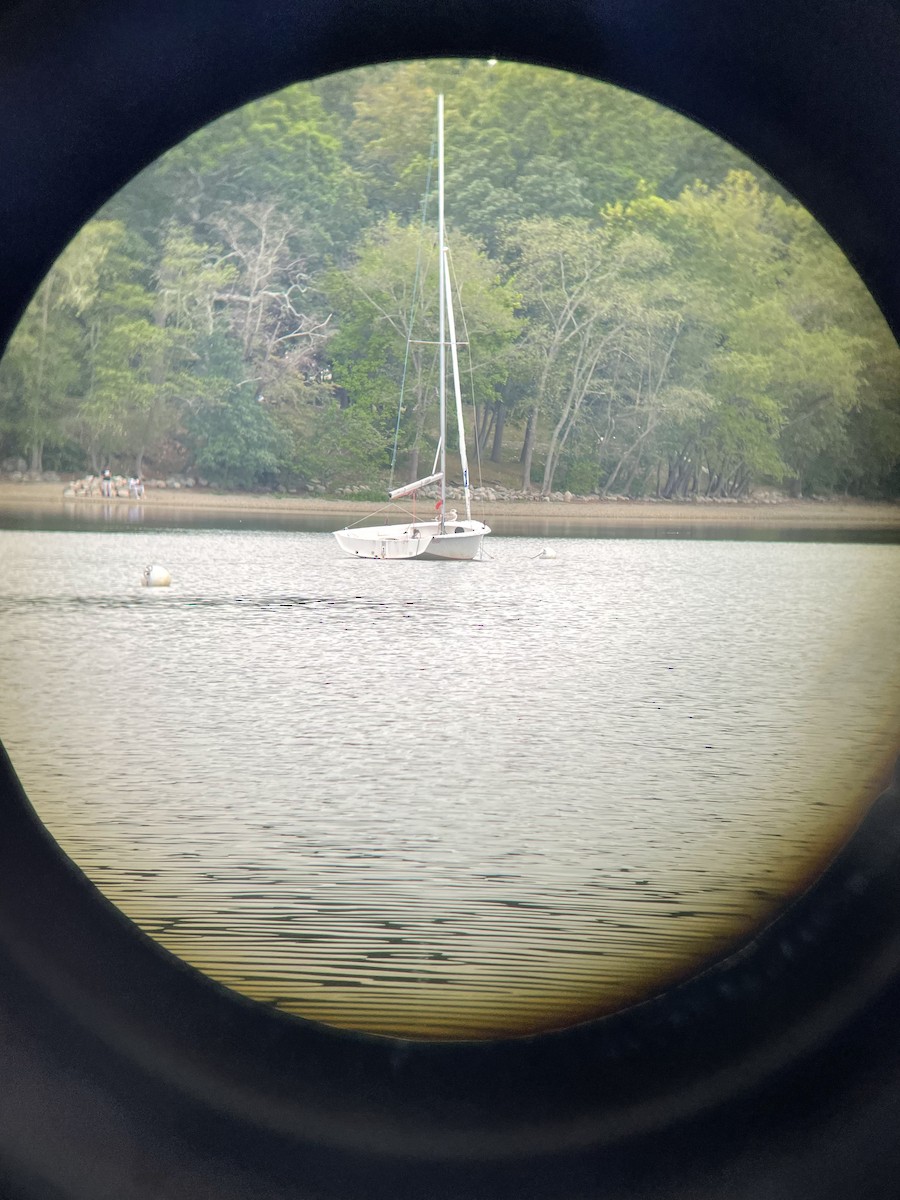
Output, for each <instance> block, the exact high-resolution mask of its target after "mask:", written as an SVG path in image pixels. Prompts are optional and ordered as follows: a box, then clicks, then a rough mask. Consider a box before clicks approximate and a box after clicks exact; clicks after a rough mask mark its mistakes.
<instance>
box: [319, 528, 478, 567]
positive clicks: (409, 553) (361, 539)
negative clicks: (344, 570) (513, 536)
mask: <svg viewBox="0 0 900 1200" xmlns="http://www.w3.org/2000/svg"><path fill="white" fill-rule="evenodd" d="M490 532H491V531H490V528H489V527H488V526H487V525H485V524H483V523H482V522H481V521H471V520H463V521H460V520H456V521H447V522H445V524H444V529H443V531H441V525H440V522H439V521H407V522H405V523H404V524H402V525H368V526H365V527H363V528H358V529H338V530H337V531H336V532H335V535H334V536H335V538H336V539H337V543H338V545H339V546H340V548H341V549H342V550H343V551H344V553H345V554H349V555H351V556H352V557H353V558H378V559H404V558H420V559H438V560H449V561H451V562H452V561H456V562H471V561H472V560H473V559H475V558H477V557H478V555H479V554H480V552H481V545H482V541H483V540H484V538H485V536H486V535H487V534H489V533H490Z"/></svg>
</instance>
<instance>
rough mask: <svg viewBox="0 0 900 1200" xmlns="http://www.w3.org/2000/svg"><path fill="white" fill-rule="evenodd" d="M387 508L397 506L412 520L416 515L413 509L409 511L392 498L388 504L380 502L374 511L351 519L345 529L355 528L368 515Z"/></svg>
mask: <svg viewBox="0 0 900 1200" xmlns="http://www.w3.org/2000/svg"><path fill="white" fill-rule="evenodd" d="M389 508H399V509H400V511H401V512H405V513H406V514H407V516H411V517H412V518H413V520H415V516H416V514H415V509H413V511H412V512H410V510H409V509H408V508H407V507H406V506H405V505H400V504H398V503H397V502H396V500H392V501H391V502H390V503H389V504H382V506H381V508H376V509H375V511H374V512H367V513H364V514H363V516H361V517H360V518H359V520H358V521H351V523H350V524H349V525H347V526H346V528H347V529H355V528H356V526H357V525H361V524H362V523H363V521H367V520H368V519H369V517H377V516H378V514H379V513H383V512H385V511H386V510H387V509H389Z"/></svg>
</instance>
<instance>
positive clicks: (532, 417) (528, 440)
mask: <svg viewBox="0 0 900 1200" xmlns="http://www.w3.org/2000/svg"><path fill="white" fill-rule="evenodd" d="M537 417H538V410H537V406H535V407H534V408H532V409H531V411H530V412H529V414H528V422H527V424H526V425H525V441H524V442H523V443H522V456H521V462H522V491H523V492H530V491H531V460H532V458H533V457H534V440H535V436H536V434H537Z"/></svg>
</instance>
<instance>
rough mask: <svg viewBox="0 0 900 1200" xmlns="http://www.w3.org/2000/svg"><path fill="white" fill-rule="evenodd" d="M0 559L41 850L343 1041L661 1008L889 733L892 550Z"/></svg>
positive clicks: (869, 778)
mask: <svg viewBox="0 0 900 1200" xmlns="http://www.w3.org/2000/svg"><path fill="white" fill-rule="evenodd" d="M0 542H2V552H3V561H4V572H3V576H2V579H0V735H2V736H3V739H4V741H5V743H6V745H7V747H8V749H9V751H10V754H11V756H12V758H13V762H14V764H15V765H16V767H17V769H18V771H19V773H20V775H21V777H22V779H23V782H24V784H25V787H26V789H27V791H28V793H29V795H30V797H31V798H32V800H33V802H34V804H35V806H36V808H37V810H38V812H39V814H40V815H41V817H42V819H43V820H44V821H45V822H46V824H47V826H48V827H49V829H50V831H51V832H52V833H53V834H54V836H55V837H56V838H57V839H58V841H59V842H60V843H61V844H62V846H63V848H64V849H65V850H66V851H67V853H69V854H70V855H71V857H72V858H74V859H75V861H76V862H78V863H79V865H80V866H82V868H83V869H84V870H85V871H86V872H87V874H88V875H89V876H90V877H91V878H92V879H93V880H94V881H95V882H96V883H97V884H98V885H99V886H100V887H101V888H102V889H103V891H104V892H105V893H106V894H107V895H108V896H109V897H110V898H111V899H112V900H113V901H114V902H115V903H116V904H118V905H119V907H121V908H122V909H123V910H124V911H125V912H126V913H128V914H129V916H131V917H132V918H133V919H134V920H136V921H137V922H138V923H139V924H141V925H142V927H143V928H144V929H146V930H147V931H148V932H149V933H151V934H153V936H154V937H156V938H157V939H158V940H159V941H160V942H162V943H163V944H164V945H165V946H167V947H168V948H169V949H170V950H172V951H174V952H175V953H176V954H178V955H180V956H181V957H183V958H184V959H186V960H187V961H189V962H191V963H194V964H195V965H197V966H199V967H200V968H201V969H203V970H205V971H206V972H208V973H209V974H210V975H212V976H214V977H216V978H218V979H220V980H222V981H223V982H225V983H227V984H228V985H229V986H231V987H234V988H236V989H238V990H240V991H242V992H245V993H247V994H248V995H250V996H253V997H255V998H258V999H261V1000H264V1001H268V1002H272V1003H275V1004H278V1005H279V1006H281V1007H283V1008H285V1009H288V1010H290V1011H291V1012H295V1013H298V1014H300V1015H303V1016H307V1017H312V1018H316V1019H319V1020H324V1021H328V1022H331V1023H334V1024H339V1025H349V1026H354V1027H357V1028H364V1029H372V1030H378V1031H383V1032H397V1033H404V1034H412V1035H414V1036H415V1035H437V1036H485V1035H490V1034H502V1033H520V1032H525V1031H529V1030H534V1029H540V1028H550V1027H556V1026H559V1025H561V1024H566V1023H568V1022H571V1021H576V1020H581V1019H584V1018H587V1017H590V1016H593V1015H596V1014H598V1013H602V1012H605V1011H610V1010H611V1009H614V1008H616V1007H619V1006H621V1005H622V1004H623V1003H627V1002H628V1001H630V1000H633V999H635V998H636V997H639V996H641V995H645V994H646V993H647V991H648V990H651V991H652V990H655V989H657V988H659V987H661V986H663V985H664V984H665V982H666V981H668V980H671V979H673V978H677V977H678V976H679V975H681V974H683V973H684V972H686V971H688V970H691V969H693V968H694V967H695V966H696V965H697V963H698V962H699V961H701V960H702V959H703V958H704V957H705V956H707V955H708V954H710V953H719V952H721V951H723V950H724V949H726V948H727V947H729V946H730V945H733V944H734V943H735V941H736V940H739V939H740V938H742V937H744V936H745V935H746V934H747V932H748V931H749V930H751V929H753V928H754V927H756V926H758V924H759V923H760V922H761V921H763V920H765V919H766V917H767V916H769V915H770V914H772V913H773V912H775V911H777V909H778V908H779V906H781V905H782V904H783V903H784V901H785V899H786V898H787V897H789V896H790V895H791V894H793V893H794V892H795V891H796V889H797V888H798V887H800V886H802V885H803V883H804V881H806V880H807V879H808V878H809V877H810V876H811V875H812V874H814V873H815V872H816V871H817V870H818V869H819V868H820V867H821V865H822V863H823V862H824V861H825V860H826V859H827V857H828V855H829V854H830V853H831V852H832V850H833V848H834V847H835V846H836V845H837V844H839V842H840V841H841V840H842V839H843V837H844V836H845V835H846V833H847V831H848V830H849V828H851V827H852V824H853V823H854V821H855V820H856V819H857V818H858V815H859V813H860V811H861V809H862V806H863V805H864V803H865V802H866V800H868V799H870V798H871V797H872V796H873V795H874V794H875V791H876V790H877V788H878V786H879V784H880V782H881V779H882V777H883V771H884V768H885V766H886V764H887V762H888V760H889V758H890V756H891V750H892V747H893V742H894V734H895V732H896V729H897V726H898V721H897V717H898V713H900V671H898V667H900V662H898V651H897V649H896V648H897V646H898V644H900V638H898V636H897V634H898V632H900V628H898V626H900V605H898V602H897V600H896V599H895V597H896V596H897V595H898V586H897V585H898V581H900V553H898V551H897V549H896V548H895V547H893V546H886V545H885V546H879V545H853V544H831V545H820V544H797V543H794V544H791V543H758V542H734V541H690V542H685V541H676V540H673V539H665V540H647V539H643V540H626V539H616V540H600V539H587V538H582V539H577V540H575V539H560V540H558V541H556V542H555V543H554V546H555V547H556V549H557V554H558V558H557V559H555V560H550V561H539V560H535V559H534V555H535V554H536V553H537V552H538V551H539V550H540V549H541V546H542V544H543V543H541V542H537V541H534V540H528V539H526V538H517V539H511V538H502V537H495V538H492V539H491V545H490V551H491V554H492V558H491V559H490V560H489V561H487V562H484V563H477V564H452V563H376V562H365V563H363V562H356V561H351V560H349V559H343V558H342V557H341V556H340V555H339V553H338V551H337V547H336V546H335V545H334V543H333V540H332V539H331V538H330V537H328V536H326V535H321V534H314V533H302V532H243V531H241V532H237V531H222V530H219V531H207V530H196V529H195V530H180V531H159V530H157V531H148V530H141V531H134V532H129V533H127V534H125V533H106V532H103V533H80V532H49V531H48V532H24V531H7V532H4V533H0ZM151 561H156V562H162V563H164V564H165V566H166V567H167V568H168V569H169V570H170V571H171V573H172V576H173V579H174V581H175V582H174V585H173V587H172V588H170V589H167V590H164V591H156V590H153V589H143V588H141V587H140V586H139V585H140V578H141V572H142V570H143V567H144V565H145V564H146V563H147V562H151Z"/></svg>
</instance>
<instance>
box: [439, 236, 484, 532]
mask: <svg viewBox="0 0 900 1200" xmlns="http://www.w3.org/2000/svg"><path fill="white" fill-rule="evenodd" d="M447 258H448V260H449V263H450V275H451V277H452V280H453V287H454V290H455V291H456V307H457V308H458V310H459V315H460V319H461V321H462V327H463V339H464V340H463V345H464V346H465V348H466V361H467V362H468V364H469V397H470V399H471V401H472V412H473V413H474V415H475V464H476V468H477V471H478V486H479V488H481V518H482V521H483V520H484V516H485V511H486V510H485V502H484V479H483V478H482V474H481V438H480V437H479V436H478V433H479V431H478V409H477V407H476V405H475V366H474V364H473V362H472V343H471V341H470V339H469V326H468V324H467V323H466V310H465V309H464V308H463V306H462V297H461V295H460V291H459V284H458V283H457V280H456V272H455V271H454V269H453V255H452V254H448V255H447Z"/></svg>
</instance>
